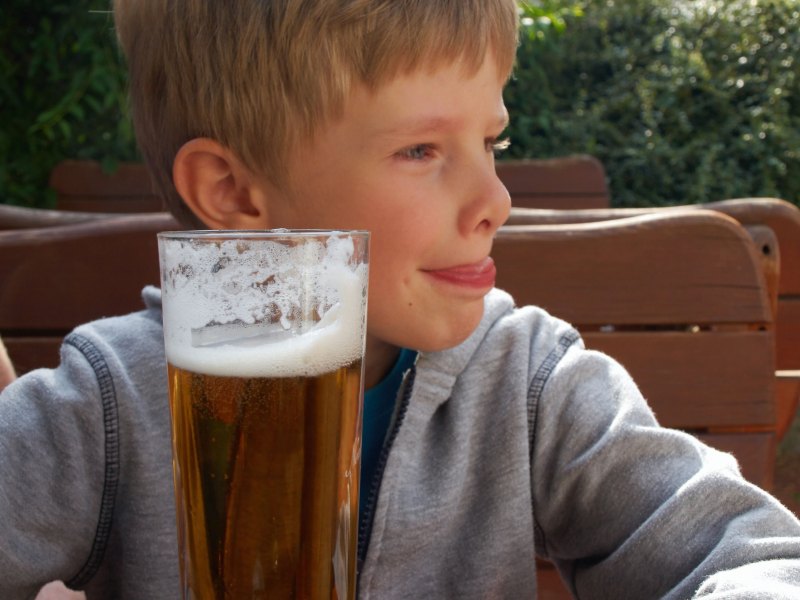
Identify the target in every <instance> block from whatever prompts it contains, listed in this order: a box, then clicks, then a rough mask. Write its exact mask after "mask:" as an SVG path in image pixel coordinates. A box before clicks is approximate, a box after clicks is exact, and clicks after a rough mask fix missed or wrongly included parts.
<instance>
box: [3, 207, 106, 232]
mask: <svg viewBox="0 0 800 600" xmlns="http://www.w3.org/2000/svg"><path fill="white" fill-rule="evenodd" d="M111 216H119V215H118V214H117V213H101V212H79V211H69V210H47V209H43V208H27V207H24V206H11V205H9V204H0V231H7V230H9V229H33V228H36V227H57V226H60V225H74V224H75V223H84V222H86V221H93V220H95V219H103V218H108V217H111Z"/></svg>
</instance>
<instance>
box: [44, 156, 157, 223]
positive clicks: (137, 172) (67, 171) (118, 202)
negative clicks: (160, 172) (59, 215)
mask: <svg viewBox="0 0 800 600" xmlns="http://www.w3.org/2000/svg"><path fill="white" fill-rule="evenodd" d="M50 187H51V188H53V189H54V190H55V192H56V206H57V208H58V209H59V210H73V211H88V212H115V213H132V212H158V211H162V210H164V206H163V204H162V202H161V200H160V199H159V198H158V196H156V195H155V193H154V191H153V184H152V181H151V179H150V175H149V174H148V172H147V169H146V168H145V166H144V165H143V164H139V163H122V164H120V165H119V166H118V168H117V170H116V171H114V172H113V173H105V172H104V171H103V169H102V168H101V166H100V163H98V162H95V161H88V160H86V161H82V160H65V161H62V162H60V163H58V164H57V165H56V166H55V167H54V168H53V170H52V172H51V173H50Z"/></svg>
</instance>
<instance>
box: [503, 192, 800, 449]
mask: <svg viewBox="0 0 800 600" xmlns="http://www.w3.org/2000/svg"><path fill="white" fill-rule="evenodd" d="M686 210H714V211H717V212H720V213H723V214H726V215H728V216H730V217H733V218H734V219H736V220H737V221H739V222H740V223H742V224H743V225H745V226H746V227H747V228H748V231H750V233H751V234H753V233H754V232H756V231H758V229H757V228H758V227H768V228H769V229H770V230H772V231H773V232H774V233H775V237H776V238H777V248H776V249H771V250H770V247H769V245H766V246H764V245H762V246H761V248H762V250H766V251H767V252H769V251H772V252H773V253H775V252H776V251H777V252H779V254H780V273H779V275H776V274H774V273H773V275H772V276H773V277H776V279H777V281H776V282H773V283H772V285H773V286H776V287H777V298H776V303H775V307H774V312H775V339H776V394H777V397H778V404H777V410H778V415H777V423H778V427H777V431H778V439H780V438H781V437H782V436H783V435H784V433H785V432H786V431H787V430H788V428H789V426H790V425H791V423H792V420H793V419H794V416H795V414H796V412H797V408H798V403H799V402H800V208H798V207H797V206H795V205H793V204H791V203H789V202H786V201H784V200H780V199H775V198H740V199H734V200H723V201H719V202H710V203H707V204H698V205H687V206H678V207H663V208H638V209H621V208H613V209H592V210H574V211H562V210H531V209H519V208H512V211H511V216H510V218H509V220H508V224H545V223H550V224H556V223H562V224H563V223H587V222H593V221H606V220H611V219H620V218H626V217H631V216H635V215H643V214H653V213H668V212H672V211H686ZM767 275H768V276H769V274H767Z"/></svg>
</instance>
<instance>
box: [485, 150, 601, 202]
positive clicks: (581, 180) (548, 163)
mask: <svg viewBox="0 0 800 600" xmlns="http://www.w3.org/2000/svg"><path fill="white" fill-rule="evenodd" d="M496 170H497V175H498V177H499V178H500V180H501V181H502V182H503V183H504V184H505V186H506V189H508V192H509V194H511V204H512V205H513V206H518V207H526V208H557V209H581V208H582V209H587V208H608V207H609V206H610V202H609V192H608V184H607V182H606V173H605V169H604V168H603V164H602V163H601V162H600V161H599V160H598V159H596V158H594V157H593V156H588V155H574V156H564V157H559V158H550V159H536V160H534V159H525V160H513V161H498V163H497V166H496Z"/></svg>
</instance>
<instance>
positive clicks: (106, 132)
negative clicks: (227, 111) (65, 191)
mask: <svg viewBox="0 0 800 600" xmlns="http://www.w3.org/2000/svg"><path fill="white" fill-rule="evenodd" d="M109 4H110V2H109V1H108V0H100V1H98V0H56V1H54V2H53V1H48V0H3V2H2V7H0V202H6V203H10V204H18V205H28V206H52V205H53V204H54V201H55V196H54V193H53V191H52V190H49V189H48V187H47V182H48V178H49V175H50V171H51V170H52V168H53V166H54V165H55V164H56V163H58V162H59V161H60V160H62V159H64V158H91V159H95V160H99V161H100V162H101V163H102V164H103V167H104V169H105V170H107V171H112V170H113V169H114V168H115V166H116V164H117V162H118V161H122V160H134V159H136V158H137V154H136V149H135V143H134V136H133V131H132V126H131V123H130V120H129V119H128V118H127V114H126V106H127V103H126V98H125V93H126V89H125V70H124V68H123V66H122V61H121V57H120V56H119V54H118V52H117V48H116V42H115V39H114V31H113V24H112V19H111V15H110V13H109Z"/></svg>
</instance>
